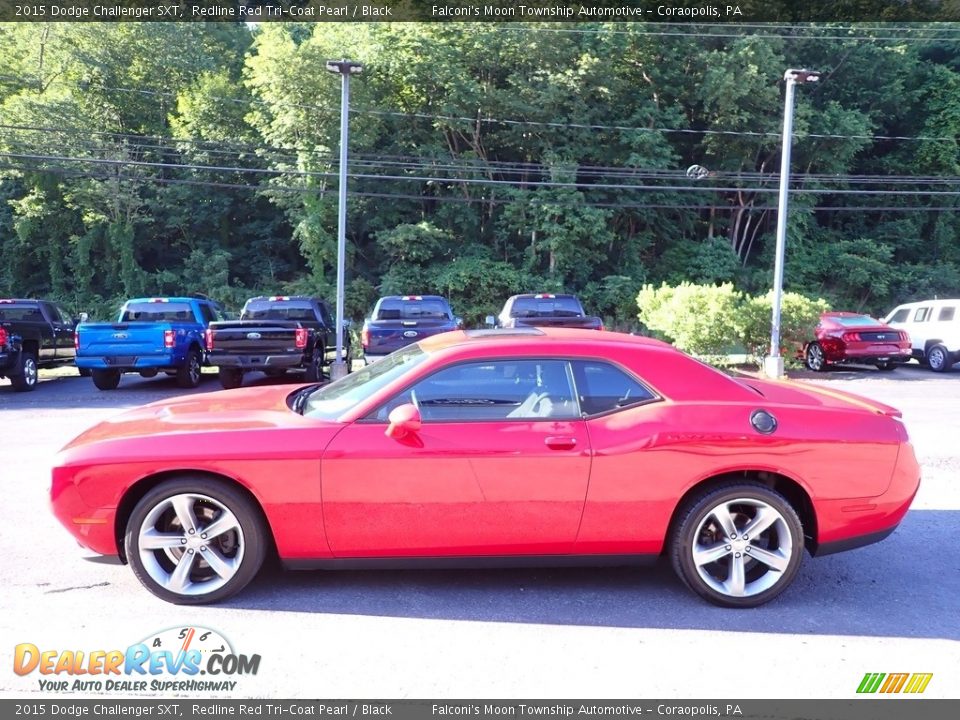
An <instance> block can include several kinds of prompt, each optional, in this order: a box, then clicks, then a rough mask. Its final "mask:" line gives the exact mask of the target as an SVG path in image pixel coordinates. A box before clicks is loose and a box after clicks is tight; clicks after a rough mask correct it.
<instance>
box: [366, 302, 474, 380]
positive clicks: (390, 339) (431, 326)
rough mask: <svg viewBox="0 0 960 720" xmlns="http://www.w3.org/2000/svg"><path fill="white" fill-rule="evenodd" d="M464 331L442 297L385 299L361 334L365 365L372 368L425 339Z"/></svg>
mask: <svg viewBox="0 0 960 720" xmlns="http://www.w3.org/2000/svg"><path fill="white" fill-rule="evenodd" d="M462 327H463V320H461V319H460V318H458V317H456V316H455V315H454V314H453V310H451V309H450V303H448V302H447V299H446V298H444V297H441V296H440V295H388V296H386V297H382V298H380V299H379V300H377V304H376V305H374V306H373V312H372V313H370V317H369V318H367V320H366V321H365V322H364V323H363V330H361V332H360V341H361V344H362V345H363V359H364V363H365V364H367V365H369V364H370V363H371V362H373V361H374V360H378V359H379V358H381V357H383V356H384V355H389V354H390V353H392V352H393V351H394V350H399V349H400V348H402V347H406V346H407V345H409V344H411V343H415V342H417V341H418V340H422V339H423V338H425V337H429V336H430V335H437V334H439V333H443V332H449V331H450V330H458V329H460V328H462Z"/></svg>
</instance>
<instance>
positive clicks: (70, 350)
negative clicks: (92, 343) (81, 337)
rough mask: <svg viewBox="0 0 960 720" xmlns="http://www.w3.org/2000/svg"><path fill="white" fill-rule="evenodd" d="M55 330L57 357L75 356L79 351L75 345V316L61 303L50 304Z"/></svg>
mask: <svg viewBox="0 0 960 720" xmlns="http://www.w3.org/2000/svg"><path fill="white" fill-rule="evenodd" d="M49 307H50V309H51V311H52V312H51V318H50V319H51V320H52V321H53V332H54V336H55V338H56V344H57V359H62V358H74V357H76V354H77V351H76V348H75V347H74V342H73V334H74V331H75V330H76V326H77V325H76V323H75V322H74V320H73V317H72V316H71V315H70V313H68V312H67V311H66V310H64V309H63V308H62V307H60V306H59V305H54V304H52V303H51V304H50V306H49Z"/></svg>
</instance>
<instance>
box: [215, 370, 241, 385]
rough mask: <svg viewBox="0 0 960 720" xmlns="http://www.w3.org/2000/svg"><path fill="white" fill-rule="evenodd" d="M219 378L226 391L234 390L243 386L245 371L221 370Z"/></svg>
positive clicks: (218, 374)
mask: <svg viewBox="0 0 960 720" xmlns="http://www.w3.org/2000/svg"><path fill="white" fill-rule="evenodd" d="M217 377H218V378H219V379H220V385H221V387H223V389H224V390H233V389H234V388H238V387H240V386H241V385H243V370H238V369H237V368H220V372H218V373H217Z"/></svg>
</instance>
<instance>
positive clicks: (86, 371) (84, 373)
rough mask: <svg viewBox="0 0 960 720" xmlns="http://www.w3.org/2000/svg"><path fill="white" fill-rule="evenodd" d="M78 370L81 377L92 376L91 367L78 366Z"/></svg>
mask: <svg viewBox="0 0 960 720" xmlns="http://www.w3.org/2000/svg"><path fill="white" fill-rule="evenodd" d="M77 372H79V373H80V377H90V375H92V374H93V373H92V371H91V370H90V368H77Z"/></svg>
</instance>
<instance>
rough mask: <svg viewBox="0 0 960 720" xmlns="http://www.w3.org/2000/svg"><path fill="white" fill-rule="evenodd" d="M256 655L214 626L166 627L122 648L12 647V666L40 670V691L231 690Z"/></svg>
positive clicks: (252, 667) (254, 664) (252, 670)
mask: <svg viewBox="0 0 960 720" xmlns="http://www.w3.org/2000/svg"><path fill="white" fill-rule="evenodd" d="M259 669H260V655H244V654H238V653H236V652H235V651H234V649H233V645H232V644H231V643H230V641H229V640H227V639H226V638H225V637H224V636H223V635H221V634H220V633H218V632H217V631H215V630H211V629H209V628H203V627H195V626H191V627H179V628H169V629H167V630H162V631H160V632H157V633H151V634H150V635H148V636H147V637H145V638H144V639H143V640H141V641H139V642H136V643H133V644H132V645H130V646H128V647H127V648H126V649H125V650H47V649H41V648H39V647H37V646H36V645H34V644H33V643H20V644H19V645H17V646H16V647H15V648H14V653H13V671H14V672H15V673H16V674H17V675H21V676H27V675H31V674H33V673H38V674H39V675H40V676H41V677H39V678H38V679H37V682H38V683H39V689H40V690H42V691H44V692H119V693H129V692H190V691H197V692H217V691H221V692H229V691H232V690H234V689H236V686H237V683H238V681H237V680H235V679H233V678H236V677H238V676H242V675H256V674H257V671H258V670H259Z"/></svg>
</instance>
